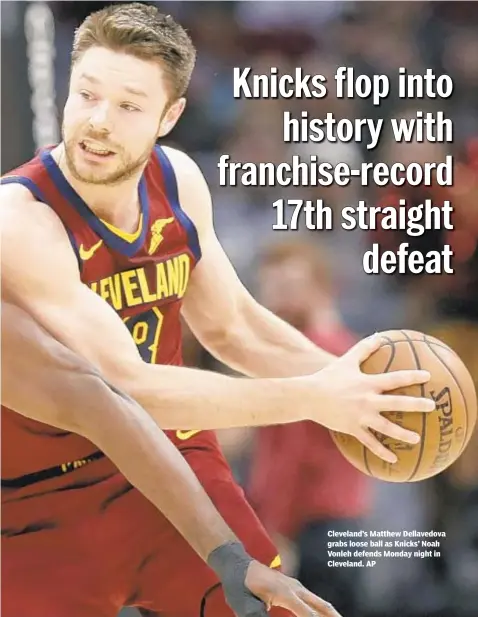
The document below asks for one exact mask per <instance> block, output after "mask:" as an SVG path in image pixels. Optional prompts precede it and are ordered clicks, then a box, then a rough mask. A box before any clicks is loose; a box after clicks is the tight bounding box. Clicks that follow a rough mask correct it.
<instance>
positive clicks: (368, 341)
mask: <svg viewBox="0 0 478 617" xmlns="http://www.w3.org/2000/svg"><path fill="white" fill-rule="evenodd" d="M382 343H383V339H382V337H381V336H380V334H373V335H372V336H369V337H367V338H364V339H362V340H361V341H359V342H358V343H356V344H355V345H354V346H353V347H352V348H351V349H350V350H349V351H348V352H347V353H346V354H345V356H344V359H348V360H352V361H353V362H357V363H358V364H359V365H360V364H362V362H365V360H367V359H368V358H369V357H370V356H371V355H372V354H373V353H374V352H375V351H377V350H378V349H380V346H381V345H382Z"/></svg>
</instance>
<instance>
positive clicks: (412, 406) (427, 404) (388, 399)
mask: <svg viewBox="0 0 478 617" xmlns="http://www.w3.org/2000/svg"><path fill="white" fill-rule="evenodd" d="M377 408H378V409H379V410H380V411H403V412H407V413H408V412H424V413H428V412H430V411H435V409H436V404H435V401H433V400H432V399H429V398H421V397H418V396H406V395H399V394H382V395H380V396H378V397H377Z"/></svg>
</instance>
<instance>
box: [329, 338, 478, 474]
mask: <svg viewBox="0 0 478 617" xmlns="http://www.w3.org/2000/svg"><path fill="white" fill-rule="evenodd" d="M380 336H381V337H382V339H383V343H382V345H381V346H380V348H379V349H378V350H377V351H376V352H374V353H373V354H372V355H371V356H370V357H369V358H368V359H367V360H366V361H365V362H364V363H363V364H362V370H363V372H364V373H369V374H376V373H387V372H389V371H399V370H408V369H415V368H417V369H424V370H427V371H429V372H430V374H431V379H430V381H429V382H428V383H426V384H423V385H418V386H411V387H408V388H400V389H398V390H396V391H395V392H396V393H398V394H406V395H410V396H419V397H429V398H432V399H433V400H434V401H435V403H436V410H435V411H432V412H431V413H430V412H429V413H422V412H417V413H413V412H411V413H410V412H407V413H402V412H383V415H384V416H386V417H387V418H388V419H389V420H391V421H392V422H395V423H396V424H399V425H400V426H403V427H404V428H406V429H409V430H411V431H414V432H416V433H418V434H419V435H420V436H421V441H420V443H418V444H417V445H411V444H407V443H403V442H398V441H396V440H394V439H392V438H391V437H387V436H384V435H381V434H378V433H376V432H375V431H374V435H375V436H376V437H377V438H378V439H380V441H381V442H382V443H383V445H384V446H385V447H387V448H389V449H390V450H391V451H392V452H394V453H395V454H396V456H397V457H398V461H397V462H396V463H394V464H390V463H387V462H385V461H383V460H382V459H380V458H378V457H377V456H376V455H375V454H373V453H372V452H371V451H370V450H369V449H368V448H366V447H365V446H363V445H362V444H361V443H360V442H359V441H358V440H357V439H356V438H355V437H352V436H350V435H344V434H342V433H337V432H335V431H331V432H332V438H333V440H334V441H335V443H336V445H337V447H338V448H339V450H340V452H341V453H342V454H343V455H344V456H345V458H346V459H347V460H348V461H349V462H350V463H352V465H354V467H357V469H359V470H360V471H363V473H365V474H367V475H369V476H372V477H374V478H378V479H380V480H386V481H388V482H417V481H419V480H425V479H427V478H431V477H432V476H436V475H437V474H439V473H441V472H442V471H444V470H445V469H447V468H448V467H449V466H450V465H451V464H452V463H454V462H455V461H456V460H457V458H458V457H459V456H460V455H461V454H462V452H463V451H464V449H465V448H466V446H467V445H468V442H469V440H470V437H471V435H472V433H473V430H474V428H475V424H476V415H477V399H476V391H475V387H474V384H473V380H472V378H471V375H470V373H469V371H468V369H467V368H466V366H465V365H464V364H463V362H462V361H461V359H460V358H459V357H458V355H457V354H456V353H455V352H454V351H453V350H452V349H450V347H448V345H446V344H445V343H443V342H442V341H439V340H438V339H436V338H434V337H431V336H428V335H426V334H423V333H422V332H414V331H412V330H391V331H389V332H382V333H380Z"/></svg>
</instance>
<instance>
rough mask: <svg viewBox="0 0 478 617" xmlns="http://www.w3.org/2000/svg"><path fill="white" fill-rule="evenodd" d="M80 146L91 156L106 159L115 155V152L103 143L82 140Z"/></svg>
mask: <svg viewBox="0 0 478 617" xmlns="http://www.w3.org/2000/svg"><path fill="white" fill-rule="evenodd" d="M80 148H81V149H82V150H83V152H86V153H87V154H88V155H89V156H90V157H94V158H99V159H105V158H108V157H110V156H113V155H114V152H112V151H111V150H107V149H106V148H104V146H102V145H101V144H95V143H92V142H90V141H80Z"/></svg>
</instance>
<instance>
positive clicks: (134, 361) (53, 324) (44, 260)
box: [0, 185, 433, 460]
mask: <svg viewBox="0 0 478 617" xmlns="http://www.w3.org/2000/svg"><path fill="white" fill-rule="evenodd" d="M0 201H1V207H0V221H1V227H2V276H3V293H4V297H7V298H11V299H12V301H13V302H15V304H17V305H18V306H20V307H22V308H24V309H25V310H27V311H28V312H29V313H30V314H31V315H32V316H33V317H34V318H35V319H36V320H37V321H38V323H40V324H41V325H42V326H43V327H44V328H45V329H46V330H48V331H49V332H51V333H52V334H53V336H55V338H57V339H58V340H60V341H61V342H63V343H64V344H65V345H66V346H67V347H69V348H70V349H72V350H74V351H76V352H77V353H79V354H80V355H82V356H83V357H85V358H87V359H88V360H89V361H91V362H92V363H93V364H94V365H95V366H96V367H98V368H99V369H100V371H101V372H102V373H103V374H104V375H105V377H106V378H107V379H108V380H109V381H110V382H111V383H112V384H113V385H115V386H116V387H117V388H119V389H121V390H124V391H126V392H127V393H128V394H130V395H131V396H132V397H133V398H134V399H135V400H137V401H138V402H139V403H140V404H141V405H142V406H143V407H145V409H146V410H147V411H148V412H149V413H150V414H151V416H152V417H153V419H154V420H155V421H156V422H157V423H158V425H159V426H160V427H161V428H164V429H167V428H171V429H208V428H229V427H237V426H263V425H269V424H284V423H287V422H293V421H297V420H303V419H314V420H315V421H317V422H319V423H321V424H324V425H325V426H327V427H328V428H331V429H334V430H338V431H341V432H344V433H348V434H352V435H355V436H356V437H358V438H359V439H360V440H361V441H362V442H363V443H365V444H366V445H367V443H369V444H370V447H371V449H373V451H374V452H376V453H377V454H378V455H379V456H382V457H383V458H385V459H386V460H391V458H393V457H392V455H391V453H390V452H389V451H388V450H386V449H385V448H384V447H383V446H381V445H380V444H379V443H378V442H377V441H376V440H373V439H372V436H371V434H370V433H369V431H368V428H369V427H373V428H374V429H375V430H377V431H380V426H381V424H380V423H381V422H383V423H386V420H385V418H383V417H382V416H381V415H380V412H381V411H389V410H397V409H400V410H402V411H407V409H409V410H410V411H412V410H416V411H428V410H431V409H432V408H433V403H431V402H430V401H426V400H423V399H415V398H411V397H403V396H392V395H390V396H384V395H383V394H382V393H383V392H384V391H389V390H394V389H396V388H399V387H401V386H404V385H410V384H411V383H423V382H424V381H426V380H427V379H428V378H429V375H428V374H427V373H424V372H422V371H413V372H410V371H403V372H395V373H389V374H385V375H373V376H372V375H365V374H363V373H361V371H360V368H359V367H360V363H361V362H362V361H363V360H364V359H365V358H367V357H368V356H369V355H370V353H372V352H373V351H374V350H375V349H377V348H378V346H379V344H380V341H374V342H370V341H363V342H362V343H361V344H359V345H358V346H356V347H355V348H353V349H352V350H351V351H350V352H349V353H348V354H346V355H345V356H343V357H342V358H340V359H339V360H337V361H335V362H333V363H332V364H331V365H330V366H329V367H327V368H326V369H324V370H323V371H320V372H319V373H316V374H315V375H311V376H305V377H294V378H279V379H243V378H233V377H228V376H225V375H219V374H215V373H207V372H204V371H199V370H194V369H189V368H182V367H174V366H154V365H149V364H146V363H144V362H143V361H142V359H141V357H140V355H139V353H138V351H137V349H136V346H135V344H134V342H133V340H132V338H131V336H130V333H129V331H128V330H127V328H126V326H125V325H124V324H123V322H122V320H121V319H120V317H119V316H118V315H117V314H116V313H115V312H114V310H113V309H112V308H111V307H110V306H109V305H108V304H107V303H106V302H105V301H104V300H103V299H101V298H100V297H99V296H97V295H96V294H95V293H94V292H92V291H91V290H90V289H89V288H88V287H87V286H86V285H84V284H82V282H81V280H80V274H79V269H78V264H77V261H76V256H75V254H74V252H73V250H72V247H71V245H70V241H69V239H68V236H67V234H66V231H65V229H64V227H63V225H62V223H61V221H60V220H59V219H58V217H57V216H56V214H55V213H54V212H53V211H52V210H51V209H50V208H49V207H48V206H47V205H45V204H41V203H38V202H35V201H33V198H32V197H31V195H30V193H29V192H28V191H26V189H24V188H23V187H21V186H17V185H7V186H4V187H1V199H0ZM5 295H6V296H5Z"/></svg>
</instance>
